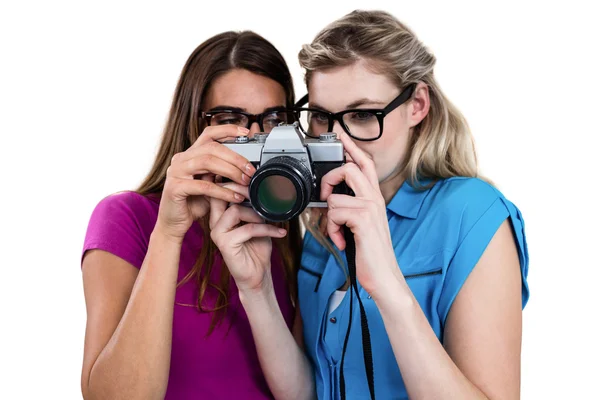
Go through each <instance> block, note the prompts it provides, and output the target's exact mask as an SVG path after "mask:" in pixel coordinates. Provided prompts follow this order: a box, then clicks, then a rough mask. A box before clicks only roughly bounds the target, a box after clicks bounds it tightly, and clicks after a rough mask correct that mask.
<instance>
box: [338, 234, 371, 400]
mask: <svg viewBox="0 0 600 400" xmlns="http://www.w3.org/2000/svg"><path fill="white" fill-rule="evenodd" d="M344 238H345V239H346V259H347V261H348V274H349V275H350V316H349V317H348V330H347V331H346V338H345V339H344V347H343V348H342V361H341V367H340V392H341V396H342V400H346V381H345V379H344V358H345V355H346V348H347V346H348V338H349V337H350V327H351V326H352V303H353V299H352V292H354V293H356V297H357V298H358V305H359V307H360V325H361V331H362V342H363V357H364V362H365V370H366V372H367V381H368V383H369V392H371V399H372V400H375V384H374V379H373V353H372V351H371V334H370V332H369V324H368V322H367V314H366V313H365V308H364V306H363V303H362V300H361V299H360V294H359V293H358V285H357V283H356V243H355V242H354V234H353V233H352V231H351V230H350V228H348V227H347V226H344Z"/></svg>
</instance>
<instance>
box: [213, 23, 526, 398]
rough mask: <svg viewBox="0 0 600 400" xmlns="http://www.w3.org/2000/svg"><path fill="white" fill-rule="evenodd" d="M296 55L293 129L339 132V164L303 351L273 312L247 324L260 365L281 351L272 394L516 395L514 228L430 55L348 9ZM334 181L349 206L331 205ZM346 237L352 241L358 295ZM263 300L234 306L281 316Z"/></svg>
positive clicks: (314, 268) (326, 194) (314, 233)
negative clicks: (343, 154) (347, 232)
mask: <svg viewBox="0 0 600 400" xmlns="http://www.w3.org/2000/svg"><path fill="white" fill-rule="evenodd" d="M299 58H300V63H301V65H302V66H303V67H304V68H305V69H306V83H307V86H308V93H309V94H308V98H307V99H308V104H307V105H306V104H299V105H298V106H304V107H302V108H298V110H297V112H298V114H299V119H300V123H301V125H302V127H303V128H304V130H305V131H306V133H307V134H308V135H310V136H315V137H316V136H318V135H319V134H320V133H323V132H330V131H333V132H336V133H337V134H338V136H339V137H340V139H341V140H342V142H343V144H344V146H345V149H346V151H347V153H348V161H350V162H348V163H347V164H346V165H344V166H343V167H340V168H338V169H335V170H333V171H331V172H330V173H329V174H327V175H326V176H325V177H324V178H323V181H322V186H321V192H322V193H321V194H322V198H323V199H324V200H326V201H327V203H328V209H327V211H326V212H314V209H313V212H312V215H311V218H309V220H308V221H307V228H308V232H307V233H306V235H305V238H304V248H303V253H302V260H301V270H300V272H299V275H298V296H299V306H300V312H301V321H300V320H297V321H296V329H298V328H299V327H300V326H303V332H304V346H305V352H306V353H305V354H306V356H305V355H304V354H302V352H300V351H299V349H300V347H299V346H295V345H291V343H292V341H291V339H290V333H289V331H286V330H285V329H283V324H281V323H278V322H277V318H276V315H277V313H267V312H263V314H262V317H261V319H260V321H261V325H260V326H258V325H256V326H253V332H257V333H259V334H258V335H255V342H256V343H257V345H258V348H259V354H261V353H262V354H265V353H266V352H267V350H268V349H276V350H277V351H276V352H274V353H272V354H273V356H272V357H270V358H266V357H265V358H261V363H262V365H263V370H264V371H265V376H266V378H267V381H268V382H269V385H270V387H271V389H272V390H273V393H274V394H275V395H276V397H278V398H293V399H299V398H310V397H311V396H314V395H315V393H316V395H317V397H318V398H322V399H338V398H342V399H368V398H379V399H392V398H393V399H404V398H408V397H410V398H411V399H485V398H494V399H516V398H519V393H520V350H521V349H520V347H521V315H522V308H523V307H524V306H525V304H526V302H527V299H528V296H529V290H528V287H527V282H526V278H527V269H528V253H527V245H526V241H525V233H524V226H523V220H522V217H521V214H520V212H519V210H518V209H517V207H515V205H514V204H512V203H511V202H510V201H509V200H507V199H506V198H505V197H504V196H503V195H502V193H501V192H500V191H499V190H498V189H497V188H495V187H494V186H493V185H492V184H490V183H488V182H486V181H485V180H483V179H481V178H480V177H479V175H478V170H477V164H476V156H475V150H474V145H473V139H472V136H471V133H470V132H469V129H468V126H467V123H466V122H465V119H464V118H463V116H462V115H461V114H460V112H459V111H458V110H457V109H456V108H455V107H454V106H453V105H452V104H451V103H450V101H449V100H448V99H447V98H446V97H445V96H444V94H443V93H442V91H441V89H440V86H439V85H438V84H437V82H436V80H435V79H434V73H433V69H434V64H435V57H434V56H433V55H432V54H431V53H430V52H429V51H428V50H427V49H426V48H425V47H424V46H423V44H422V43H421V42H420V41H419V40H418V39H417V37H416V36H415V35H414V33H413V32H411V31H410V30H409V29H408V28H407V27H406V26H405V25H403V24H402V23H400V22H399V21H398V20H397V19H396V18H394V17H393V16H391V15H389V14H387V13H385V12H378V11H377V12H365V11H355V12H352V13H350V14H348V15H346V16H345V17H343V18H341V19H339V20H338V21H335V22H333V23H332V24H330V25H329V26H327V27H326V28H325V29H324V30H323V31H322V32H320V33H319V34H318V35H317V36H316V38H315V39H314V41H313V42H312V43H311V44H310V45H306V46H304V47H303V49H302V51H301V52H300V54H299ZM304 103H306V99H305V101H304ZM342 181H345V182H346V183H347V185H348V186H349V187H350V188H351V189H352V190H353V192H354V194H355V195H354V196H346V195H341V194H332V188H333V186H335V185H337V184H339V183H340V182H342ZM222 209H223V208H222ZM223 220H224V219H223ZM232 226H233V225H231V224H229V226H227V224H226V223H225V224H224V225H222V230H223V231H229V230H232V232H235V229H234V228H232ZM344 226H347V227H349V228H350V229H351V231H352V233H353V234H354V239H355V249H356V257H355V262H356V277H357V280H358V285H357V292H358V293H359V297H357V296H356V293H354V296H352V294H353V291H352V287H351V286H350V280H349V279H348V276H349V271H348V270H347V263H346V256H345V251H344V250H345V248H346V244H347V243H346V241H345V239H344V237H345V236H344V235H343V229H342V228H343V227H344ZM228 262H229V261H228ZM231 262H233V260H231ZM271 292H272V290H271V289H269V288H263V289H259V290H256V291H255V293H254V294H253V295H252V296H251V297H249V298H246V299H245V302H246V303H250V304H254V305H255V306H254V307H255V308H256V311H255V313H258V312H259V311H258V310H259V309H261V310H263V311H264V310H270V309H276V303H275V302H274V300H273V296H272V294H271ZM359 300H360V301H359ZM361 307H364V315H365V316H366V320H367V322H368V329H366V330H365V329H363V327H362V321H361V316H360V311H361ZM250 310H251V307H250V308H246V311H250ZM350 316H352V318H351V319H350ZM349 321H351V322H350V324H349ZM251 323H252V322H251ZM261 331H262V334H261V333H260V332H261ZM366 333H369V334H370V339H369V337H368V336H367V335H366ZM261 337H262V339H260V338H261ZM257 338H258V340H257ZM299 343H301V342H299ZM369 346H370V349H371V351H369V349H368V347H369ZM311 371H312V373H313V375H312V377H313V378H314V380H313V378H311V376H310V373H311Z"/></svg>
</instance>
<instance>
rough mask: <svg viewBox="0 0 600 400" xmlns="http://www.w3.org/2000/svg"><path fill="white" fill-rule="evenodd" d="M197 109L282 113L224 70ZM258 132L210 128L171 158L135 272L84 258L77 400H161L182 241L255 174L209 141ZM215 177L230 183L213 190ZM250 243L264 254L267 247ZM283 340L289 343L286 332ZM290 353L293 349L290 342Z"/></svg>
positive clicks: (273, 100)
mask: <svg viewBox="0 0 600 400" xmlns="http://www.w3.org/2000/svg"><path fill="white" fill-rule="evenodd" d="M205 105H206V109H207V110H208V109H211V108H213V107H216V106H222V105H227V106H234V107H239V108H242V109H244V110H245V111H247V112H250V113H261V112H264V111H265V110H266V109H267V108H271V107H277V106H283V105H285V93H284V90H283V88H282V87H281V86H280V85H279V84H278V83H277V82H275V81H272V80H270V79H268V78H266V77H263V76H259V75H256V74H253V73H250V72H248V71H245V70H232V71H230V72H228V73H226V74H225V75H223V76H221V77H220V78H218V79H217V80H216V81H215V82H214V83H213V85H212V87H211V89H210V91H209V93H208V96H207V98H206V99H205ZM258 130H259V128H258V124H256V123H255V124H253V125H252V126H251V129H250V130H247V129H245V128H238V127H236V126H234V125H225V126H210V127H207V128H206V129H205V130H204V132H203V133H202V135H200V137H199V139H198V140H197V141H196V142H195V143H194V144H193V145H192V146H191V147H190V148H189V149H188V150H186V151H185V152H183V153H179V154H176V155H175V156H174V157H173V159H172V161H171V165H170V167H169V170H168V172H167V179H166V183H165V187H164V190H163V194H162V198H161V203H160V208H159V214H158V220H157V223H156V226H155V228H154V231H153V232H152V234H151V238H150V242H149V246H148V251H147V254H146V258H145V260H144V263H143V265H142V268H141V269H140V270H138V269H137V268H135V267H134V266H133V265H131V264H129V263H128V262H126V261H124V260H122V259H121V258H119V257H116V256H114V255H112V254H110V253H107V252H105V251H102V250H92V251H89V252H87V253H86V255H85V257H84V260H83V267H82V268H83V285H84V292H85V299H86V309H87V326H86V334H85V348H84V360H83V367H82V376H81V389H82V393H83V397H84V398H85V399H100V398H102V399H105V398H110V399H162V398H164V395H165V392H166V389H167V382H168V377H169V367H170V357H171V340H172V324H173V304H174V297H175V288H176V284H177V271H178V268H179V258H180V252H181V245H182V241H183V238H184V235H185V233H186V232H187V231H188V229H189V228H190V226H191V224H192V222H193V221H194V220H196V219H198V218H201V217H203V216H205V215H206V214H207V213H208V211H209V207H210V205H209V199H211V198H212V199H217V200H221V201H224V202H226V203H236V202H238V203H239V202H241V201H242V200H243V199H244V195H245V194H246V189H245V185H246V183H247V182H249V178H250V177H251V176H252V175H253V174H254V172H255V169H254V167H252V165H251V164H250V163H249V162H248V160H246V159H245V158H243V157H241V156H239V155H238V154H236V153H235V152H233V151H231V150H229V149H227V148H226V147H225V146H223V145H221V144H219V143H218V142H217V140H221V139H225V138H232V137H235V136H239V135H252V134H254V133H255V132H257V131H258ZM194 175H201V179H199V180H198V179H193V176H194ZM215 175H219V176H225V177H227V178H229V179H231V180H232V181H233V182H231V183H228V184H227V185H222V184H218V183H215V182H214V176H215ZM234 209H237V207H235V208H234ZM253 218H255V217H253ZM252 233H253V235H255V236H267V237H268V236H276V237H281V236H282V235H284V234H285V233H283V234H282V233H281V232H279V231H278V230H277V229H275V228H274V227H272V226H269V225H265V224H260V227H259V228H257V229H255V230H253V231H252ZM257 242H259V246H262V247H261V249H262V251H266V249H267V248H268V251H269V254H270V240H268V239H267V240H263V239H257ZM267 242H268V243H267ZM260 260H261V261H264V258H261V259H260ZM233 272H234V271H232V274H233ZM238 275H239V274H238ZM238 279H239V276H238ZM238 283H239V285H240V287H241V292H242V291H243V290H244V288H245V287H246V286H250V287H251V286H252V285H253V282H249V283H248V284H247V285H245V280H244V279H243V277H242V279H240V280H239V282H238ZM271 286H272V281H271ZM277 308H278V306H277ZM280 314H281V313H280ZM281 318H282V319H283V317H281ZM253 328H254V326H253ZM288 336H289V337H290V338H292V336H291V335H290V333H289V330H288ZM292 341H293V339H292ZM286 345H289V344H288V343H286ZM293 345H294V346H296V347H298V345H297V344H296V343H295V342H294V343H293ZM199 362H200V360H199Z"/></svg>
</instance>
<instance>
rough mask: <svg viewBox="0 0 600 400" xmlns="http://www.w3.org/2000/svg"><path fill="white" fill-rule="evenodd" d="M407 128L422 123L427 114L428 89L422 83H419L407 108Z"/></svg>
mask: <svg viewBox="0 0 600 400" xmlns="http://www.w3.org/2000/svg"><path fill="white" fill-rule="evenodd" d="M408 111H409V114H408V122H409V127H410V128H412V127H414V126H417V125H419V124H420V123H421V121H423V119H424V118H425V117H426V116H427V113H428V112H429V87H427V85H426V84H425V83H423V82H419V83H418V84H417V87H416V88H415V92H414V94H413V96H412V99H411V100H410V103H409V107H408Z"/></svg>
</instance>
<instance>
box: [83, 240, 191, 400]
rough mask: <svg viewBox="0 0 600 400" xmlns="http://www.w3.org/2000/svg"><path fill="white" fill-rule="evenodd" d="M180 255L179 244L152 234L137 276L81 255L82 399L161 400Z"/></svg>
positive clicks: (97, 256) (101, 257) (101, 255)
mask: <svg viewBox="0 0 600 400" xmlns="http://www.w3.org/2000/svg"><path fill="white" fill-rule="evenodd" d="M180 250H181V244H180V243H176V242H174V241H172V240H171V239H168V238H165V237H164V236H162V235H161V234H160V233H157V232H156V231H155V232H154V233H153V234H152V236H151V239H150V244H149V248H148V252H147V255H146V258H145V260H144V264H143V266H142V269H141V271H139V274H138V270H137V269H136V268H135V267H134V266H133V265H131V264H129V263H128V262H126V261H124V260H122V259H121V258H119V257H117V256H115V255H112V254H110V253H107V252H105V251H102V250H92V251H90V252H88V253H87V254H86V256H85V258H84V261H83V283H84V292H85V299H86V307H87V314H88V320H87V326H86V334H85V349H84V360H83V370H82V376H81V390H82V393H83V397H84V398H85V399H108V398H109V399H162V398H163V397H164V395H165V392H166V389H167V382H168V377H169V365H170V357H171V335H172V324H173V303H174V297H175V287H176V281H177V270H178V266H179V254H180Z"/></svg>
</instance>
